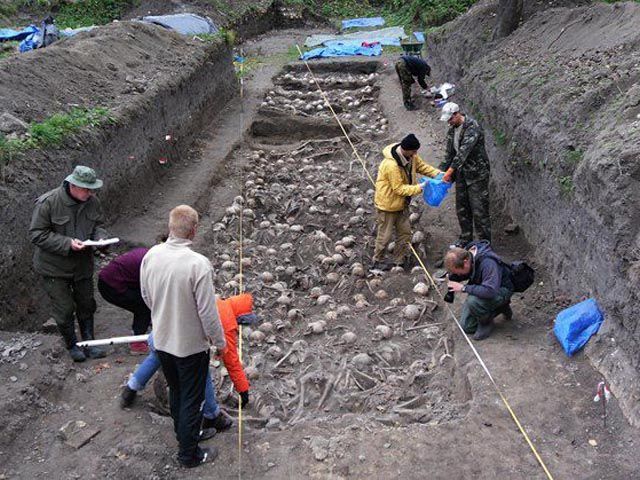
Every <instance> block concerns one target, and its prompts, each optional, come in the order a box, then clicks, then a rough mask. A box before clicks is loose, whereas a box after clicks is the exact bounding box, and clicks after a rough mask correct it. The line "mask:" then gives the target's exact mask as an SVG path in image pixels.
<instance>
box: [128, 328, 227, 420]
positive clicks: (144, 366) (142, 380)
mask: <svg viewBox="0 0 640 480" xmlns="http://www.w3.org/2000/svg"><path fill="white" fill-rule="evenodd" d="M147 343H148V344H149V354H148V355H147V357H146V358H145V359H144V361H143V362H142V363H141V364H140V366H138V368H137V369H136V371H135V372H133V375H132V376H131V378H130V379H129V381H128V382H127V386H128V387H129V388H130V389H131V390H135V391H136V392H139V391H140V390H143V389H144V387H145V386H146V385H147V383H148V382H149V380H151V377H153V374H154V373H156V371H158V369H159V368H160V358H158V353H157V352H156V349H155V348H153V334H151V333H150V334H149V340H147ZM207 376H208V377H209V378H208V379H207V382H206V384H205V390H204V407H203V408H202V414H203V415H204V416H205V417H206V418H209V419H212V418H215V417H217V416H218V414H219V413H220V406H219V405H218V402H217V401H216V391H215V389H214V388H213V381H212V380H211V372H209V371H208V372H207Z"/></svg>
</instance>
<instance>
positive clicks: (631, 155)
mask: <svg viewBox="0 0 640 480" xmlns="http://www.w3.org/2000/svg"><path fill="white" fill-rule="evenodd" d="M495 7H496V2H485V3H483V4H481V5H479V6H478V7H477V8H474V9H472V10H471V11H470V12H469V13H468V14H466V15H464V16H462V17H461V18H460V19H459V20H456V21H455V22H452V23H451V24H448V25H447V26H445V27H443V28H442V30H441V31H440V32H437V33H435V34H434V35H432V36H431V37H430V54H431V55H432V58H433V60H434V64H435V66H436V69H435V70H436V74H437V75H438V78H439V79H441V80H449V81H453V82H455V83H456V84H457V85H458V87H459V88H458V94H457V97H456V99H457V100H458V101H460V102H461V103H462V104H463V106H464V108H465V109H467V110H468V111H470V112H471V113H472V114H474V115H476V116H477V118H479V119H481V120H482V122H483V123H484V126H485V129H486V131H487V132H488V133H489V137H488V138H489V139H490V141H489V142H488V143H489V154H490V157H491V158H492V162H493V163H492V177H493V187H494V191H495V193H496V197H497V199H498V201H499V202H500V203H501V204H502V205H504V208H505V210H506V211H507V212H508V213H509V214H510V215H511V217H512V218H513V219H514V220H515V221H516V222H517V223H519V224H520V225H521V227H522V229H523V230H524V233H525V235H526V236H527V238H528V239H529V240H530V241H531V243H532V244H533V245H534V246H535V254H536V256H537V258H538V259H540V260H541V261H543V262H544V263H545V264H547V265H548V266H549V270H550V272H551V274H550V282H551V286H552V288H553V289H554V292H555V296H565V297H567V299H568V300H569V301H570V302H571V303H574V302H577V301H579V300H580V299H582V298H584V297H593V298H595V299H597V301H598V302H599V304H600V305H601V307H602V308H603V310H604V312H605V313H606V320H605V323H604V324H603V326H602V328H601V329H600V332H599V334H598V335H597V336H595V337H594V338H593V339H592V340H591V341H590V343H589V345H588V348H587V352H588V353H589V355H590V356H591V358H592V361H593V362H594V364H596V365H597V366H598V368H599V369H600V370H601V371H602V373H603V374H605V375H606V377H607V380H608V381H610V382H611V385H612V388H613V391H614V392H615V393H616V395H618V397H619V398H620V399H621V402H622V404H623V406H624V409H625V412H626V415H627V416H628V418H629V419H630V420H631V421H632V422H634V423H635V424H640V407H639V404H638V402H637V399H638V395H639V392H640V390H639V388H640V382H639V381H638V367H639V365H640V364H639V363H638V362H639V359H640V357H639V356H638V351H640V337H639V330H638V326H637V325H638V324H637V322H636V319H637V318H638V314H639V313H640V298H639V296H638V289H637V288H636V286H637V284H638V279H639V278H640V277H639V275H638V271H639V265H640V236H639V225H640V222H639V217H638V212H640V208H639V206H640V204H639V202H640V176H639V175H638V172H639V170H638V158H639V154H640V150H639V149H640V108H639V105H640V89H639V88H638V81H639V80H640V70H639V69H638V62H639V60H640V56H639V53H638V52H639V49H638V46H639V45H640V35H639V31H638V28H637V24H638V22H639V21H640V6H639V5H638V4H637V3H634V2H619V3H615V4H614V5H605V4H602V3H597V4H594V5H591V6H585V7H581V8H554V9H549V10H545V11H543V12H537V13H536V14H535V15H533V16H531V17H529V18H527V19H526V21H525V22H524V23H523V24H522V25H521V26H520V27H519V28H518V29H517V30H516V31H515V32H514V33H513V34H512V35H510V36H509V37H507V38H505V39H504V40H502V41H500V42H489V40H488V39H489V38H490V35H488V34H490V33H491V31H492V29H493V24H494V23H495V15H493V13H494V10H495ZM461 45H464V48H461ZM492 137H493V138H492Z"/></svg>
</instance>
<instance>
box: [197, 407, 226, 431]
mask: <svg viewBox="0 0 640 480" xmlns="http://www.w3.org/2000/svg"><path fill="white" fill-rule="evenodd" d="M231 425H233V422H232V421H231V419H230V418H228V417H227V416H226V415H225V414H224V413H222V412H220V413H219V414H218V416H217V417H215V418H207V417H202V430H207V429H208V428H215V429H216V430H217V431H218V432H223V431H225V430H228V429H229V428H230V427H231Z"/></svg>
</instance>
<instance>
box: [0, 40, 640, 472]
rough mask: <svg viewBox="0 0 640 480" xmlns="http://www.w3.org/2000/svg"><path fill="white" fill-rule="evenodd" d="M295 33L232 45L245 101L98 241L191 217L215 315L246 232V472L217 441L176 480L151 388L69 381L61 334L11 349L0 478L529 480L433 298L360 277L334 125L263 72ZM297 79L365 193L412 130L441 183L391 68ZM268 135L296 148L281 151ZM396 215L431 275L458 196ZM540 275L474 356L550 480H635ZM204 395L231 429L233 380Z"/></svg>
mask: <svg viewBox="0 0 640 480" xmlns="http://www.w3.org/2000/svg"><path fill="white" fill-rule="evenodd" d="M307 33H308V32H305V31H296V32H293V31H288V32H280V33H276V34H273V35H270V36H268V37H264V38H260V39H257V40H256V41H252V42H251V43H249V44H245V45H244V46H243V47H244V51H245V54H246V55H247V56H249V57H250V56H251V55H255V54H256V53H257V52H260V55H266V56H267V57H268V56H269V55H273V57H271V60H267V62H266V65H265V66H263V68H260V69H257V70H255V71H254V73H253V75H252V77H251V78H249V79H248V80H247V81H246V82H245V84H244V87H245V90H244V92H245V96H244V97H243V99H242V101H240V100H238V101H235V100H234V101H232V102H231V103H229V105H228V107H227V108H226V109H225V110H223V111H222V112H220V113H221V115H219V116H218V117H217V119H216V121H215V122H214V123H210V124H206V127H203V128H202V131H203V132H204V133H203V135H202V138H201V139H200V141H199V142H198V143H197V149H194V150H192V152H191V154H190V156H189V160H188V162H186V164H185V165H183V166H179V165H175V169H173V170H170V172H171V174H170V175H165V176H164V177H163V180H162V182H159V183H157V184H156V185H155V187H154V188H153V190H152V191H151V192H150V194H149V196H148V199H149V200H148V202H146V204H145V205H144V207H142V206H141V207H136V208H133V209H132V210H131V212H130V214H129V215H128V216H126V217H121V218H120V219H119V220H118V222H117V223H116V224H115V225H112V230H113V231H115V232H117V233H118V234H119V235H120V236H122V237H123V238H125V239H126V240H127V241H128V242H131V243H135V242H138V241H143V242H151V241H152V240H153V238H154V237H155V235H156V233H157V232H158V230H159V229H161V228H162V227H163V225H164V223H165V222H166V216H167V213H168V210H169V209H170V208H171V207H172V206H174V205H175V204H177V203H183V202H188V203H193V204H196V205H198V208H199V209H200V211H201V213H202V214H203V215H204V220H203V221H202V222H201V224H202V228H201V231H200V236H199V238H198V241H197V243H196V248H197V249H198V250H199V251H201V252H203V253H205V254H207V255H208V256H209V257H210V258H211V260H212V261H213V262H214V265H215V266H216V269H217V271H218V275H217V279H216V287H217V289H218V290H219V293H221V294H223V295H227V294H232V293H234V292H236V291H237V290H238V289H239V287H240V285H239V280H240V278H239V277H238V274H239V271H238V268H239V262H240V258H239V249H238V247H239V246H240V242H239V232H240V230H239V218H240V215H242V225H243V239H244V241H243V243H242V245H243V259H244V263H243V264H242V265H243V267H242V269H243V274H244V276H243V286H244V287H245V288H246V289H247V290H250V291H252V292H254V294H255V297H256V299H257V304H258V312H259V314H260V315H261V317H262V320H263V322H262V323H261V324H260V325H258V326H257V327H254V328H245V329H244V331H243V336H244V337H245V339H244V359H245V361H246V363H247V365H248V366H249V367H251V376H252V377H253V378H252V380H251V381H252V398H253V401H252V405H251V406H250V408H249V410H248V411H247V412H245V421H244V423H243V426H244V430H243V436H242V452H241V453H242V456H241V457H239V456H238V455H239V451H238V434H237V431H233V430H232V431H230V432H227V433H223V434H219V435H217V436H216V437H214V439H213V440H211V441H210V443H211V444H213V445H216V446H217V447H218V448H219V449H220V460H219V461H216V462H215V463H214V464H210V465H207V466H203V467H201V468H199V469H196V470H194V471H185V470H182V469H180V468H178V467H177V464H176V462H175V460H174V454H175V450H176V444H175V439H174V434H173V430H172V425H171V421H170V419H169V418H168V417H166V416H163V415H160V414H159V412H160V411H161V409H159V407H158V405H157V403H158V401H157V399H156V396H155V395H154V392H153V389H152V388H147V390H146V391H145V392H144V394H143V395H142V396H141V398H139V399H138V401H137V402H136V404H135V405H134V407H133V408H132V409H131V410H129V411H122V410H120V409H119V408H118V395H119V388H120V385H122V383H123V381H124V380H125V378H126V377H127V375H128V374H129V373H130V372H131V371H132V370H133V369H134V368H135V364H136V360H137V359H136V358H135V357H131V356H129V355H128V352H127V349H126V347H122V346H121V347H115V348H113V349H111V352H110V356H109V357H107V358H106V359H104V360H102V361H89V362H87V363H86V364H82V365H77V364H75V365H74V364H72V363H71V361H70V360H69V358H67V355H66V352H65V351H64V349H63V348H62V345H61V342H60V340H59V339H58V338H57V336H55V335H52V336H50V335H43V334H13V333H6V332H5V333H2V334H0V378H1V379H2V380H3V381H4V383H5V387H4V388H3V389H2V390H1V391H0V405H2V407H1V410H2V412H3V413H5V412H7V415H6V418H7V419H8V421H6V422H5V423H3V424H2V425H0V439H1V440H0V464H1V465H2V467H1V469H0V475H4V476H5V477H6V478H42V477H49V478H51V477H52V476H53V477H54V478H80V477H93V478H118V479H128V478H132V479H133V478H154V479H160V478H162V479H165V478H167V479H169V478H208V477H210V476H213V475H215V476H217V477H219V478H232V477H237V476H238V475H239V472H241V477H242V478H308V477H312V478H399V477H403V478H409V479H413V478H415V479H418V478H434V479H451V478H482V479H484V478H487V479H488V478H509V479H520V478H522V479H531V478H544V474H543V472H542V470H541V469H540V467H539V465H538V464H537V463H536V461H535V459H534V457H533V455H532V454H531V452H530V450H529V449H528V447H527V445H526V443H525V441H524V439H523V438H522V436H521V435H520V433H519V432H518V431H517V429H516V428H515V425H514V424H513V421H512V420H511V418H510V417H509V415H508V413H507V411H506V410H505V408H504V406H503V405H502V403H501V402H500V400H499V397H498V396H497V395H496V393H495V391H494V390H493V387H491V385H490V384H489V383H488V381H487V379H486V378H485V377H484V373H483V372H482V371H481V369H480V367H479V366H478V364H477V361H476V360H475V359H474V358H473V357H472V355H471V353H470V351H469V348H468V346H467V345H466V344H465V341H464V339H463V338H462V337H461V336H460V333H459V332H458V331H457V330H456V329H455V328H454V326H453V323H452V321H451V319H450V318H449V317H448V316H447V314H446V313H445V312H446V310H445V308H444V305H443V304H442V303H441V302H440V301H439V297H438V295H437V294H436V292H435V291H434V290H433V289H430V290H429V291H428V292H427V293H426V295H419V294H416V293H414V292H413V289H414V286H415V284H417V283H419V282H424V283H428V282H427V281H426V280H425V279H424V276H423V274H422V273H420V271H419V270H418V269H416V270H414V271H412V272H407V273H400V272H391V273H385V274H381V273H378V272H369V271H368V269H367V267H368V265H369V263H370V255H371V253H372V248H373V247H372V241H373V234H374V229H373V227H374V225H373V206H372V193H373V192H372V189H371V188H372V187H371V185H370V183H369V180H368V177H367V176H366V175H365V174H364V172H363V169H362V166H361V164H360V163H359V161H358V160H357V159H356V158H355V157H354V156H353V154H352V152H351V150H350V147H349V145H348V144H347V143H346V142H345V141H344V140H343V138H342V137H341V136H340V134H339V133H340V132H339V131H337V130H336V129H335V126H333V127H332V126H330V123H329V122H330V116H329V113H328V112H327V109H326V105H324V104H323V101H322V100H321V97H320V95H319V94H318V92H317V91H316V90H314V89H313V88H312V86H311V85H310V84H309V81H310V78H309V75H308V73H306V70H304V69H303V67H301V66H300V65H298V66H294V67H290V68H287V69H285V70H283V71H279V69H280V64H278V63H274V59H276V58H281V57H279V56H278V55H279V54H282V53H284V52H286V51H287V49H288V48H289V46H290V45H292V44H293V43H295V42H300V41H301V40H302V39H303V38H304V36H306V34H307ZM312 68H313V69H314V71H315V72H316V73H317V77H318V79H319V81H320V83H321V85H322V87H323V89H324V90H325V91H326V93H327V96H328V98H329V100H330V102H331V103H332V104H333V105H335V106H336V107H337V108H336V111H337V112H338V115H339V116H340V118H341V119H342V120H343V121H344V122H345V124H347V126H348V128H349V129H350V136H351V137H352V139H353V140H354V142H355V145H356V147H357V149H358V152H359V153H360V155H361V157H362V158H363V159H364V162H365V165H366V167H367V169H368V170H369V171H370V172H371V173H372V175H375V170H376V167H377V164H378V162H379V158H380V157H379V156H380V150H381V148H382V146H384V145H386V144H387V143H391V142H392V141H396V140H398V139H399V137H400V136H401V135H404V134H406V133H408V132H409V131H413V132H414V133H416V134H417V135H418V136H419V138H420V139H421V141H422V144H423V147H422V153H423V157H424V158H425V159H427V161H429V162H430V163H432V164H434V165H435V164H437V163H438V161H439V160H440V157H441V155H442V152H443V144H442V140H443V138H444V127H443V125H442V124H440V123H439V122H437V121H436V120H437V114H436V112H434V111H433V110H431V108H430V107H429V106H428V105H427V104H426V102H423V106H424V107H425V109H424V110H423V111H420V112H410V113H408V112H406V111H405V110H404V108H403V107H402V103H401V101H400V92H399V86H398V85H397V78H396V75H395V71H394V70H393V58H391V57H383V58H382V60H381V61H379V62H378V61H373V62H372V61H368V60H365V61H359V62H353V61H347V62H335V61H333V62H318V63H312ZM275 74H277V75H276V77H275V78H273V80H272V78H271V77H272V76H273V75H275ZM356 102H357V103H356ZM309 106H311V108H309ZM319 107H320V108H319ZM274 118H278V119H280V121H279V123H286V124H287V125H290V126H295V129H294V130H295V135H299V136H300V137H304V138H305V140H299V139H298V138H297V137H296V136H295V135H291V136H290V137H289V138H286V137H285V136H284V135H283V134H282V130H281V129H276V127H277V123H278V122H274V121H273V120H274ZM260 125H261V126H262V127H264V126H265V125H270V127H269V128H262V127H260V128H262V129H260V128H258V126H260ZM319 125H321V126H322V128H318V126H319ZM256 128H258V132H256ZM278 128H279V127H278ZM245 132H246V133H245ZM256 133H258V134H257V135H254V134H256ZM243 135H245V136H244V137H243ZM240 140H242V141H241V142H240ZM236 142H240V143H238V145H237V148H233V145H234V144H236ZM173 167H174V166H172V168H173ZM494 206H495V208H494V218H493V221H494V229H495V231H496V240H495V248H496V250H497V251H498V252H499V253H500V254H501V255H503V256H504V257H505V258H508V259H514V258H527V257H529V256H530V255H531V251H530V248H529V246H528V245H527V243H526V241H525V239H524V237H523V236H522V234H518V235H515V236H507V235H505V234H503V233H502V226H503V225H504V223H505V222H506V221H507V218H505V217H504V215H503V212H502V211H501V208H500V204H499V198H495V199H494ZM412 208H413V209H414V212H415V213H417V214H418V215H417V217H418V219H417V220H416V222H415V223H414V232H416V233H417V232H418V231H420V232H422V233H423V235H424V237H423V239H420V238H418V237H419V236H417V237H414V238H415V239H416V247H417V248H418V250H419V251H420V252H421V255H422V256H423V257H424V258H425V259H426V261H427V267H428V268H429V269H430V270H432V271H433V269H434V263H435V262H436V261H437V260H438V259H439V258H440V257H441V255H442V253H443V251H444V249H445V248H446V245H448V243H450V241H451V240H453V239H455V238H456V237H457V233H458V230H457V228H458V227H457V222H456V220H455V214H454V213H455V212H454V209H453V205H452V198H449V199H447V200H446V202H445V204H444V205H443V206H442V207H441V208H440V209H426V208H425V207H424V204H423V203H422V201H421V200H420V199H416V201H415V202H414V205H413V207H412ZM349 237H351V238H349ZM358 264H362V267H363V269H362V273H361V272H360V266H359V265H358ZM536 267H537V270H538V274H539V278H538V282H539V283H538V284H537V285H536V286H535V287H534V288H532V289H531V290H530V291H528V292H527V293H526V295H520V296H518V298H516V299H515V301H514V304H515V306H514V310H515V313H516V319H515V320H514V321H513V322H512V323H509V324H504V325H501V326H500V327H499V328H498V330H497V332H496V334H495V335H494V336H493V337H492V338H491V339H489V340H487V341H486V342H483V343H482V344H480V345H478V348H479V350H480V352H481V354H482V356H483V358H484V359H485V360H486V362H487V364H488V366H489V368H490V369H491V371H492V373H493V374H494V376H495V378H496V379H497V381H498V383H499V385H500V386H501V388H502V389H503V392H504V393H505V395H506V397H507V398H508V399H509V401H510V403H511V405H512V406H513V408H514V410H515V412H516V413H517V414H518V416H519V418H520V420H521V421H522V423H523V425H524V426H525V428H526V430H527V432H528V433H529V435H530V436H531V438H532V440H533V442H534V444H535V445H536V447H537V448H538V450H539V452H540V454H541V456H542V458H543V459H544V460H545V462H546V463H547V465H548V467H549V469H550V470H551V472H552V473H553V474H554V476H555V477H556V478H593V479H596V478H598V479H620V478H634V477H636V476H637V475H638V474H639V473H640V472H639V469H638V466H637V461H636V459H635V454H634V447H635V445H634V444H636V443H637V442H638V441H640V437H639V436H638V432H637V431H636V430H635V429H632V428H631V427H629V426H628V424H627V423H626V421H625V419H624V417H623V416H622V414H621V411H620V409H619V407H618V404H617V401H616V400H615V398H614V399H613V400H612V401H611V402H610V403H609V404H608V416H607V425H606V427H605V426H604V425H603V419H602V418H601V406H600V405H599V404H596V403H594V402H593V395H594V393H595V386H596V384H597V382H598V381H599V380H600V377H599V375H598V374H597V373H596V372H595V371H594V370H593V369H592V368H591V367H590V366H589V364H588V362H587V361H586V360H585V358H584V357H583V356H582V355H578V356H576V357H574V358H572V359H567V358H566V357H565V356H564V354H563V353H562V352H561V350H560V347H559V346H558V345H557V343H556V342H555V340H553V338H551V337H550V335H549V328H550V325H551V320H552V318H553V316H554V314H555V313H556V312H557V310H558V309H559V308H560V307H561V306H564V305H566V301H567V299H566V298H563V297H560V296H559V295H557V294H555V293H554V291H553V290H551V288H550V285H551V282H550V280H549V275H547V273H546V272H545V269H544V265H543V264H536ZM265 272H268V273H270V274H271V275H266V274H265ZM99 300H100V299H99ZM460 302H461V300H460V299H457V302H456V304H455V306H454V309H456V310H457V309H458V308H459V305H460ZM409 304H414V305H417V306H418V311H419V318H413V317H411V318H408V317H407V314H406V313H405V308H406V306H407V305H409ZM407 313H408V312H407ZM96 321H97V326H98V336H100V337H105V336H111V335H124V334H128V333H129V326H130V323H129V322H130V318H129V314H128V313H126V312H124V311H122V310H119V309H117V308H115V307H112V306H109V305H106V304H104V303H103V302H101V303H100V309H99V311H98V314H97V319H96ZM322 322H324V323H322ZM312 324H315V328H316V330H320V331H319V332H318V333H312V330H311V329H312V328H313V326H312ZM384 327H386V328H384ZM347 332H351V333H353V334H354V336H355V340H354V341H353V343H347V342H349V341H350V339H349V338H348V337H349V336H347V337H345V333H347ZM389 332H390V334H391V336H390V337H389V338H382V337H384V336H386V335H388V333H389ZM289 352H291V353H289ZM276 365H277V367H276ZM216 377H217V380H218V381H217V385H218V390H219V396H220V399H221V400H224V401H225V407H226V409H227V411H228V412H229V414H230V415H232V416H234V415H235V410H234V409H235V408H236V406H235V403H234V401H233V397H232V396H230V395H229V392H230V389H231V387H230V384H229V381H228V380H227V379H226V378H225V377H224V375H223V371H222V370H221V369H216ZM71 420H81V421H84V422H86V423H87V424H88V427H86V428H98V429H100V433H98V434H97V435H96V436H95V437H94V438H93V439H91V441H90V442H89V443H88V444H87V445H85V446H83V447H82V448H80V449H79V450H75V449H73V448H72V447H70V446H68V445H66V444H65V443H63V441H62V440H60V439H59V438H58V430H59V429H60V428H61V427H62V426H63V425H65V424H66V423H67V422H69V421H71Z"/></svg>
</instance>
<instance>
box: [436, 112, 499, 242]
mask: <svg viewBox="0 0 640 480" xmlns="http://www.w3.org/2000/svg"><path fill="white" fill-rule="evenodd" d="M440 120H442V121H444V122H448V123H449V127H450V128H449V131H448V132H447V150H446V153H445V159H444V162H442V163H441V164H440V169H441V170H445V171H446V173H445V175H444V177H443V180H444V181H446V182H451V181H455V182H456V211H457V213H458V223H459V224H460V239H459V240H458V242H456V243H457V245H458V246H460V247H464V246H465V245H466V244H467V243H469V242H471V241H472V240H473V231H474V226H475V232H476V236H477V239H478V240H487V241H489V242H491V217H490V211H489V174H490V167H489V157H488V156H487V151H486V150H485V147H484V132H483V130H482V127H481V126H480V125H479V124H478V122H477V121H476V120H474V119H473V118H471V117H470V116H469V115H467V114H465V113H462V112H461V111H460V107H459V106H458V105H457V104H455V103H453V102H449V103H446V104H445V105H444V107H443V108H442V116H441V117H440Z"/></svg>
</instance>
